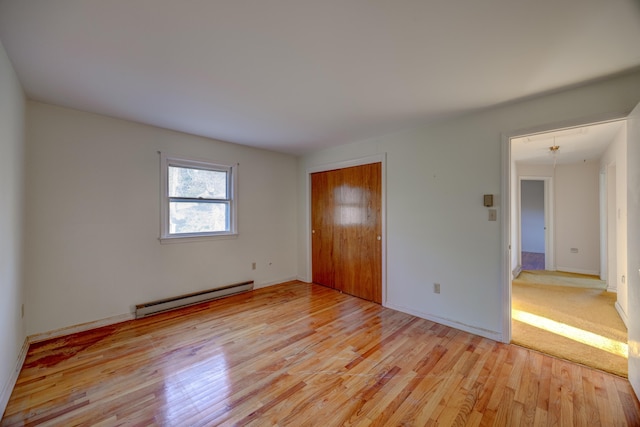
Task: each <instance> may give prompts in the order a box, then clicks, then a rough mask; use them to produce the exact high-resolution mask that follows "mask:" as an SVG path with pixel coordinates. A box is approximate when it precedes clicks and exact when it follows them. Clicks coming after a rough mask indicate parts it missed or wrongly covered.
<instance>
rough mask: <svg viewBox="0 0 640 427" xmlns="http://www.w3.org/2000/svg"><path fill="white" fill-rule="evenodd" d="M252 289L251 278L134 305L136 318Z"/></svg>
mask: <svg viewBox="0 0 640 427" xmlns="http://www.w3.org/2000/svg"><path fill="white" fill-rule="evenodd" d="M251 290H253V280H251V281H249V282H242V283H236V284H234V285H229V286H225V287H222V288H217V289H210V290H208V291H200V292H194V293H192V294H187V295H180V296H177V297H172V298H165V299H160V300H157V301H151V302H147V303H144V304H138V305H136V319H139V318H141V317H147V316H151V315H154V314H158V313H163V312H165V311H169V310H175V309H177V308H182V307H186V306H189V305H194V304H199V303H201V302H205V301H211V300H214V299H219V298H224V297H227V296H230V295H235V294H239V293H242V292H248V291H251Z"/></svg>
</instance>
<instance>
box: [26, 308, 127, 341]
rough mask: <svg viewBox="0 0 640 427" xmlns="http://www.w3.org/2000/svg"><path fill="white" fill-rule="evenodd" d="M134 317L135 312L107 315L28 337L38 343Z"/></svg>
mask: <svg viewBox="0 0 640 427" xmlns="http://www.w3.org/2000/svg"><path fill="white" fill-rule="evenodd" d="M134 318H135V316H134V314H133V313H126V314H120V315H118V316H112V317H107V318H106V319H100V320H94V321H92V322H87V323H81V324H79V325H73V326H67V327H65V328H60V329H55V330H53V331H48V332H42V333H39V334H33V335H29V336H28V337H27V338H28V340H29V343H36V342H40V341H45V340H49V339H51V338H58V337H62V336H65V335H71V334H76V333H78V332H85V331H89V330H91V329H97V328H101V327H103V326H109V325H115V324H116V323H122V322H126V321H127V320H133V319H134Z"/></svg>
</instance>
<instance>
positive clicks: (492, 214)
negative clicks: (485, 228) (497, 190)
mask: <svg viewBox="0 0 640 427" xmlns="http://www.w3.org/2000/svg"><path fill="white" fill-rule="evenodd" d="M497 219H498V211H497V210H496V209H489V221H497Z"/></svg>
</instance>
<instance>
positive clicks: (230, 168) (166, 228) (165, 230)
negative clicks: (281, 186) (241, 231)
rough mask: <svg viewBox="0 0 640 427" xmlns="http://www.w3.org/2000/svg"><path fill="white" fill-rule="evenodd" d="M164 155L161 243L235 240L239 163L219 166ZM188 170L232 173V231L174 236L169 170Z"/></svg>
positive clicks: (161, 166) (212, 163)
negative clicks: (171, 227)
mask: <svg viewBox="0 0 640 427" xmlns="http://www.w3.org/2000/svg"><path fill="white" fill-rule="evenodd" d="M159 153H160V238H159V240H160V242H161V243H179V242H193V241H201V240H218V239H233V238H236V237H237V236H238V220H237V218H238V216H237V215H238V209H237V200H238V185H237V179H238V164H237V163H236V164H229V163H217V162H212V161H208V160H203V159H194V158H187V157H181V156H180V157H179V156H170V155H168V154H166V153H163V152H159ZM170 166H175V167H185V168H195V169H204V170H211V171H221V172H227V173H228V174H229V181H228V185H229V190H228V191H229V218H228V220H229V230H228V231H214V232H202V233H179V234H178V233H173V234H172V233H171V232H170V224H169V205H170V199H171V198H170V197H169V167H170Z"/></svg>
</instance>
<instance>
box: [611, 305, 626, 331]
mask: <svg viewBox="0 0 640 427" xmlns="http://www.w3.org/2000/svg"><path fill="white" fill-rule="evenodd" d="M614 307H615V308H616V311H617V312H618V315H619V316H620V318H621V319H622V323H624V326H626V327H627V329H629V323H628V321H627V320H628V319H627V313H625V312H624V310H623V309H622V306H621V305H620V304H619V303H618V301H616V303H615V304H614Z"/></svg>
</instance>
